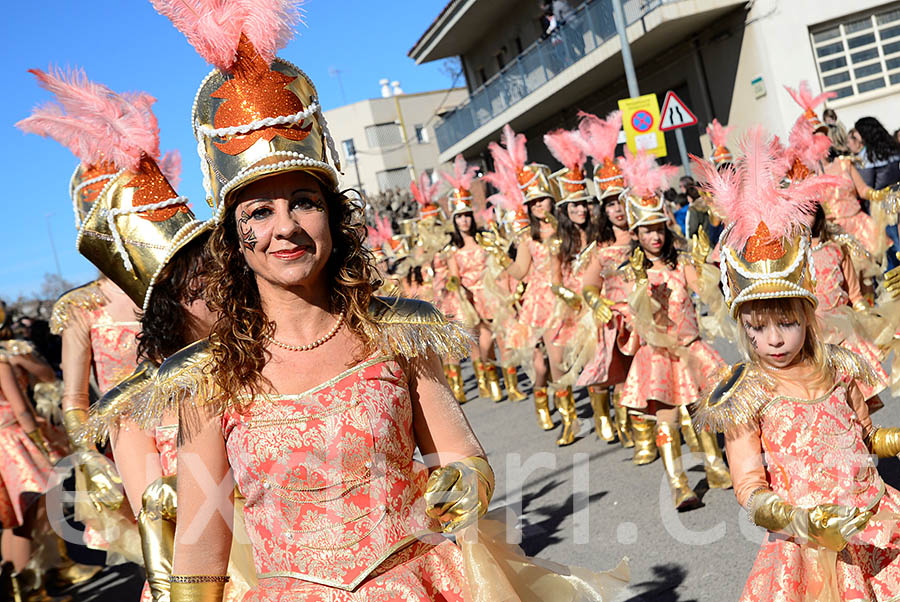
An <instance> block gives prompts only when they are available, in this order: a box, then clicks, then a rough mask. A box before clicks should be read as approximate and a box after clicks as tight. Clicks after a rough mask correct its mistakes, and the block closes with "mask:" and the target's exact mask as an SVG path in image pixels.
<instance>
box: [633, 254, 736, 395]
mask: <svg viewBox="0 0 900 602" xmlns="http://www.w3.org/2000/svg"><path fill="white" fill-rule="evenodd" d="M653 291H659V293H658V294H661V295H663V298H664V299H665V301H664V303H663V307H662V310H663V313H662V314H661V315H660V316H659V317H658V318H655V319H654V317H653V315H654V313H655V312H653V311H648V312H642V311H635V310H634V299H632V300H631V301H630V303H631V305H632V308H631V311H630V312H629V318H628V319H630V320H631V322H632V324H631V327H632V329H634V330H635V331H636V332H638V333H639V334H640V335H641V337H640V338H641V340H642V341H641V342H642V343H643V344H642V345H641V347H640V348H639V349H638V350H637V353H635V354H634V361H632V363H631V367H630V368H629V370H628V377H627V378H626V379H625V389H624V391H623V392H622V402H621V403H622V405H623V406H626V407H629V408H632V409H635V410H646V409H647V408H648V405H649V404H648V401H649V400H655V401H657V402H661V403H663V404H666V405H669V406H682V405H687V404H690V403H694V402H695V401H696V400H697V398H698V397H699V395H700V391H701V390H703V389H705V388H706V387H707V386H709V385H710V384H711V383H712V382H713V381H714V379H715V377H716V374H717V372H718V371H719V370H720V369H721V368H722V366H724V364H725V363H724V362H723V361H722V357H721V356H720V355H719V353H718V352H717V351H716V350H715V349H713V348H712V346H710V345H709V344H708V343H706V342H705V341H704V340H703V339H701V338H700V328H699V325H698V323H697V312H696V310H695V309H694V302H693V300H692V299H691V293H690V289H689V288H688V284H687V277H686V276H685V264H684V263H683V262H681V261H679V264H678V266H677V267H676V268H675V269H655V268H651V269H649V270H647V290H646V294H641V295H639V297H641V299H638V300H637V301H638V302H648V301H649V299H648V297H649V296H650V295H651V294H652V292H653ZM656 320H660V321H661V322H658V321H656Z"/></svg>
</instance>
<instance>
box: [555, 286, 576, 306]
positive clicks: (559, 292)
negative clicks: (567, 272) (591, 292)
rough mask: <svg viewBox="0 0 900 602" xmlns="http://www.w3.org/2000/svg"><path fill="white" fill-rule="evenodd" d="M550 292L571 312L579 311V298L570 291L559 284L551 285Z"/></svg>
mask: <svg viewBox="0 0 900 602" xmlns="http://www.w3.org/2000/svg"><path fill="white" fill-rule="evenodd" d="M550 290H551V291H553V294H554V295H556V296H557V297H559V298H560V299H562V300H563V301H564V302H565V304H566V305H568V306H569V307H571V308H572V309H573V310H575V311H579V310H580V309H581V297H579V296H578V293H576V292H575V291H573V290H572V289H570V288H566V287H565V286H563V285H561V284H552V285H550Z"/></svg>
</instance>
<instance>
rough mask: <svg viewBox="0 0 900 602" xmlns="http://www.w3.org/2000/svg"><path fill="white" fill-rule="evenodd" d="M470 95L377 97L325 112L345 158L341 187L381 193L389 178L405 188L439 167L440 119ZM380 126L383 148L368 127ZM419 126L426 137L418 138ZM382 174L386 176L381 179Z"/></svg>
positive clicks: (460, 91)
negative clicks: (353, 152) (350, 149)
mask: <svg viewBox="0 0 900 602" xmlns="http://www.w3.org/2000/svg"><path fill="white" fill-rule="evenodd" d="M466 97H467V92H466V89H465V88H452V89H446V90H435V91H431V92H422V93H416V94H401V95H398V96H396V97H390V98H373V99H368V100H363V101H360V102H356V103H353V104H350V105H347V106H343V107H339V108H336V109H331V110H329V111H325V118H326V120H327V121H328V128H329V130H330V131H331V135H332V136H333V137H334V140H335V144H336V145H337V147H338V153H339V154H340V157H341V166H342V169H343V174H342V178H341V185H342V186H343V187H348V188H350V187H352V188H358V187H361V188H362V189H363V190H364V191H365V192H366V193H367V194H378V193H379V192H382V191H383V190H382V188H384V187H385V186H384V182H385V180H386V179H387V180H389V181H391V182H394V183H396V184H397V185H399V186H401V187H405V186H408V185H409V181H410V177H411V176H412V173H413V172H415V174H419V173H421V172H422V171H423V170H433V169H435V168H436V167H437V166H438V154H439V153H438V147H437V142H436V141H435V136H434V126H435V124H436V123H437V122H438V121H439V118H438V117H437V115H438V114H440V113H442V112H444V111H446V110H447V109H449V108H451V107H453V106H456V105H457V104H459V103H460V102H462V101H463V100H464V99H465V98H466ZM398 104H399V107H400V113H402V116H403V122H404V124H405V126H406V136H407V140H408V148H407V144H404V142H403V139H402V136H401V134H400V121H401V120H400V114H399V113H398V111H397V106H398ZM391 124H393V125H391ZM374 126H382V127H381V128H380V129H379V132H380V133H379V135H378V136H376V138H378V139H379V140H381V142H382V143H381V144H378V143H375V144H373V143H372V140H370V133H369V132H368V131H367V129H370V128H372V127H374ZM417 127H418V128H420V131H421V132H422V134H421V136H417ZM348 140H352V141H353V145H354V146H355V148H356V157H357V161H356V162H355V163H354V162H353V161H352V160H351V158H350V157H348V155H347V147H346V144H345V142H346V141H348ZM410 168H412V169H410ZM357 169H358V172H357ZM379 174H382V175H381V176H380V180H379ZM385 174H389V175H388V176H386V175H385Z"/></svg>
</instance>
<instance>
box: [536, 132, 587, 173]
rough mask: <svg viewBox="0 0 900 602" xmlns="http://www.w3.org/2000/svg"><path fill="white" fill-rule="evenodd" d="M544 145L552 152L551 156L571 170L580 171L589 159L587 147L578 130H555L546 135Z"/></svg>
mask: <svg viewBox="0 0 900 602" xmlns="http://www.w3.org/2000/svg"><path fill="white" fill-rule="evenodd" d="M544 144H546V145H547V148H548V149H549V150H550V154H552V155H553V156H554V158H556V160H557V161H559V162H560V163H562V164H563V166H564V167H566V168H567V169H570V170H580V169H581V166H582V165H583V164H584V160H585V159H586V158H587V154H586V153H585V145H584V142H583V140H582V139H581V136H580V135H579V133H578V130H574V131H573V130H562V129H560V130H553V131H552V132H547V133H546V134H544Z"/></svg>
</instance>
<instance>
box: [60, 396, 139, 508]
mask: <svg viewBox="0 0 900 602" xmlns="http://www.w3.org/2000/svg"><path fill="white" fill-rule="evenodd" d="M87 419H88V412H87V410H83V409H80V408H76V409H73V410H66V412H65V413H64V414H63V426H64V427H65V429H66V434H67V435H68V436H69V443H70V444H71V446H72V449H73V450H75V453H76V458H77V461H78V463H79V466H80V468H81V472H82V473H84V476H85V479H87V494H88V495H89V496H90V498H91V502H92V503H93V504H94V507H95V508H96V509H97V511H98V512H100V511H101V510H102V508H101V506H106V507H107V508H109V509H110V510H118V509H119V507H121V506H122V502H124V501H125V494H124V493H123V489H122V479H120V478H119V473H118V472H116V467H115V466H113V463H112V462H110V461H109V459H108V458H107V457H106V456H104V455H102V454H100V453H99V452H98V451H97V448H96V447H94V443H93V442H92V441H90V440H89V438H88V437H87V436H85V434H84V432H85V423H86V422H87Z"/></svg>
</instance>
